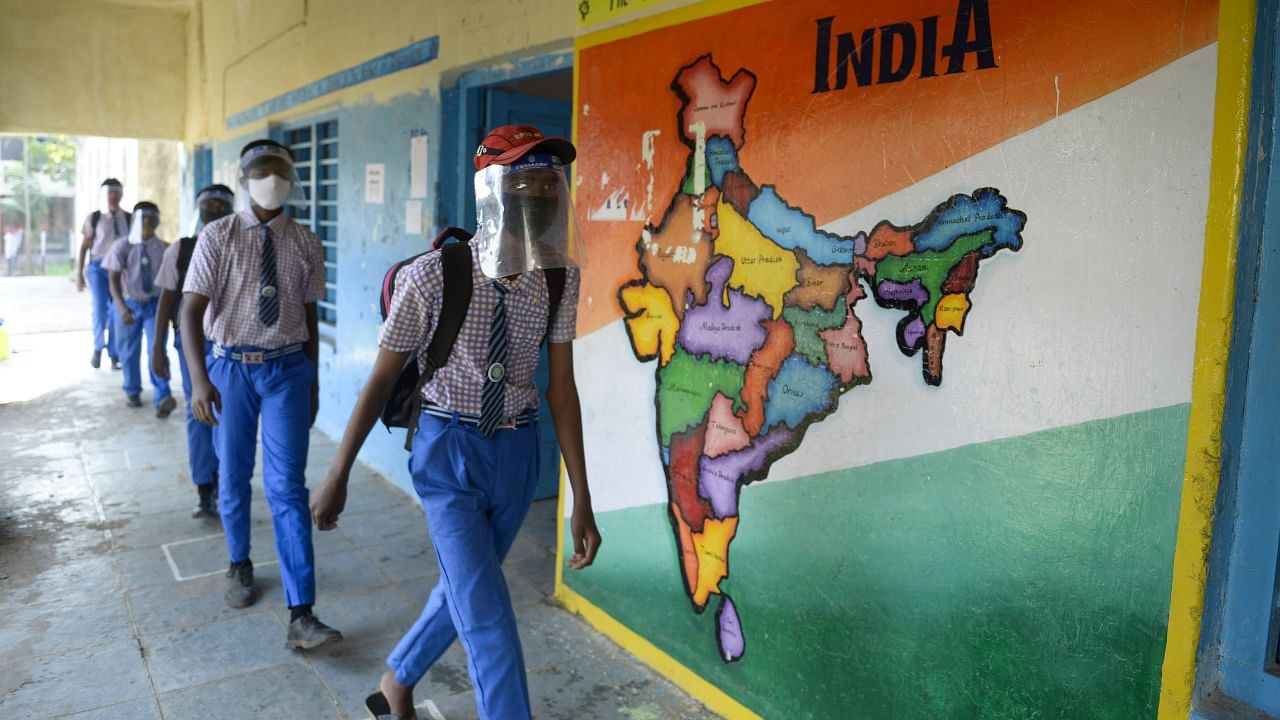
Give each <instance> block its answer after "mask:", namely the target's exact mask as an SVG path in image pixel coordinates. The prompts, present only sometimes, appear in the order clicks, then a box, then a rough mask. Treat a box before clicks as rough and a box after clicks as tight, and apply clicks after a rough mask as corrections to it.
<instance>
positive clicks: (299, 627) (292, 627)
mask: <svg viewBox="0 0 1280 720" xmlns="http://www.w3.org/2000/svg"><path fill="white" fill-rule="evenodd" d="M341 640H342V633H340V632H338V631H337V630H334V629H333V628H331V627H329V626H328V625H325V624H324V623H322V622H320V619H319V618H317V617H316V616H315V615H312V614H311V613H307V614H306V615H303V616H302V617H300V618H298V619H297V620H294V621H293V622H291V623H289V637H288V639H287V640H285V643H284V646H285V647H287V648H292V649H295V650H310V649H312V648H317V647H320V646H321V645H327V644H328V643H334V642H340V641H341Z"/></svg>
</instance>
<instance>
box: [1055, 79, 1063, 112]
mask: <svg viewBox="0 0 1280 720" xmlns="http://www.w3.org/2000/svg"><path fill="white" fill-rule="evenodd" d="M1061 107H1062V88H1060V87H1058V76H1057V75H1054V76H1053V116H1054V117H1058V114H1059V113H1058V109H1059V108H1061Z"/></svg>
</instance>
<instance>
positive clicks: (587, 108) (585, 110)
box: [582, 105, 591, 117]
mask: <svg viewBox="0 0 1280 720" xmlns="http://www.w3.org/2000/svg"><path fill="white" fill-rule="evenodd" d="M590 114H591V106H590V105H583V106H582V115H583V117H586V116H587V115H590Z"/></svg>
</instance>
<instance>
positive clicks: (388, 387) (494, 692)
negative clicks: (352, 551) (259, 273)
mask: <svg viewBox="0 0 1280 720" xmlns="http://www.w3.org/2000/svg"><path fill="white" fill-rule="evenodd" d="M575 156H576V151H575V150H574V147H573V145H572V144H570V143H569V141H567V140H564V139H561V138H546V137H544V136H543V135H542V133H541V132H540V131H538V130H537V129H536V128H533V127H528V126H505V127H500V128H497V129H495V130H493V131H492V132H491V133H490V134H489V135H488V136H487V137H486V138H485V140H484V143H483V144H482V145H481V147H480V149H479V151H478V152H477V154H476V156H475V159H474V166H475V169H476V171H477V172H476V176H475V187H476V193H477V197H476V207H477V208H478V210H477V215H478V218H477V220H478V225H479V228H478V230H477V233H476V235H475V237H474V238H472V240H471V241H470V243H468V244H458V245H452V246H451V245H445V246H444V247H443V248H441V250H439V251H437V252H431V253H427V254H425V255H423V256H422V257H421V258H419V259H418V260H416V261H414V262H413V263H411V264H409V265H406V266H405V267H404V268H403V269H401V270H400V271H399V273H398V275H397V277H396V281H395V292H394V296H393V298H392V300H391V308H390V312H389V314H388V316H387V320H386V323H385V324H384V325H383V328H382V333H381V337H380V339H379V345H380V347H379V350H378V355H377V359H376V360H375V361H374V366H373V370H372V372H371V373H370V375H369V380H368V382H367V383H366V384H365V386H364V390H363V391H362V392H361V394H360V398H359V400H358V401H357V403H356V407H355V410H354V412H353V413H352V415H351V419H350V421H349V422H348V424H347V429H346V432H345V433H344V435H343V438H342V442H341V445H340V446H339V449H338V454H337V456H336V457H335V458H334V461H333V465H332V466H331V467H330V469H329V473H328V478H327V479H326V481H325V484H324V486H323V487H322V488H321V490H320V491H319V492H318V493H317V494H316V499H315V501H314V503H313V504H312V508H311V510H312V514H313V515H314V520H315V523H316V525H317V527H319V528H320V529H321V530H332V529H333V528H334V527H335V526H336V524H337V522H338V517H339V515H340V514H341V512H342V510H343V507H344V506H345V503H346V496H347V483H348V479H349V475H350V472H351V467H352V465H353V464H354V463H355V459H356V454H357V453H358V452H359V450H360V446H361V445H362V444H363V443H364V440H365V438H366V437H367V436H368V433H369V430H370V429H371V427H372V426H373V423H374V421H375V420H376V419H377V418H378V416H379V414H380V413H381V411H382V409H383V407H384V406H385V405H386V403H387V402H388V399H389V397H390V395H391V392H392V389H393V387H394V386H396V385H397V382H398V378H399V377H400V375H401V373H402V370H403V369H404V368H405V367H406V364H407V363H409V362H414V363H416V364H417V366H418V368H420V371H421V372H422V373H423V378H424V379H425V382H424V383H423V384H421V385H420V386H419V387H420V395H419V396H417V397H414V398H413V400H414V401H415V404H416V402H420V403H421V404H420V407H414V408H413V410H414V411H415V413H420V414H418V415H417V427H416V430H414V431H413V436H412V438H413V439H412V451H411V455H410V459H409V471H410V473H411V474H412V476H413V485H414V489H415V490H416V491H417V494H418V497H419V498H420V499H421V501H422V505H423V508H424V509H425V512H426V519H427V524H428V525H429V527H430V531H431V540H432V542H433V544H434V545H435V548H436V558H437V561H438V562H439V565H440V581H439V583H438V584H437V585H436V587H435V589H434V590H432V592H431V595H430V597H429V599H428V600H427V604H426V607H425V608H424V609H423V611H422V614H421V616H420V617H419V618H418V620H417V622H416V623H414V625H413V627H412V628H411V629H410V630H409V632H408V633H407V634H406V635H405V636H404V638H402V639H401V640H400V642H399V644H398V645H397V646H396V648H395V650H393V651H392V653H391V656H390V657H389V658H387V667H388V670H387V671H386V672H385V673H384V674H383V676H382V680H381V682H380V683H379V691H378V692H376V693H374V694H373V695H371V696H369V698H368V699H367V700H366V706H367V708H368V709H369V711H370V713H372V714H374V715H375V716H376V717H379V718H399V719H401V720H404V719H407V718H413V717H414V711H413V687H414V686H415V685H416V684H417V683H418V682H419V681H420V680H421V679H422V677H423V675H425V674H426V672H427V669H428V668H430V667H431V665H432V664H433V663H434V662H435V661H436V660H437V659H439V658H440V656H441V655H443V654H444V652H445V650H446V649H448V647H449V646H450V645H451V644H453V641H454V640H455V639H459V640H461V642H462V645H463V647H464V649H465V650H466V654H467V664H468V669H469V671H470V674H471V681H472V684H473V686H474V687H475V690H476V704H477V706H478V710H479V714H480V717H481V718H486V719H501V720H511V719H515V718H528V717H530V707H529V691H528V685H527V681H526V678H525V668H524V659H523V656H522V654H521V649H520V640H519V637H518V635H517V633H516V620H515V613H514V611H513V610H512V608H511V598H510V595H509V593H508V590H507V585H506V581H505V579H504V578H503V575H502V567H501V564H502V560H503V559H504V558H505V557H506V555H507V552H508V550H510V548H511V544H512V542H513V541H514V539H515V536H516V532H517V531H518V530H519V528H520V525H521V523H522V522H523V521H524V518H525V515H526V513H527V512H528V510H529V505H530V503H531V502H532V499H533V494H534V491H535V488H536V485H537V475H538V450H539V442H538V425H537V407H538V395H537V388H536V386H535V385H534V370H535V368H536V365H537V362H538V353H539V348H540V346H541V345H542V343H543V341H544V340H545V341H546V342H547V343H548V353H547V355H548V359H549V363H550V368H549V369H550V385H549V387H548V389H547V401H548V402H549V404H550V406H551V413H552V417H553V419H554V422H555V428H556V433H557V435H558V436H559V441H560V450H561V452H562V454H563V455H564V462H565V467H566V468H567V470H568V476H569V482H570V483H571V485H572V487H573V517H572V533H573V542H574V549H575V553H574V555H573V557H572V558H571V559H570V560H569V566H570V568H573V569H581V568H584V567H586V566H588V565H590V564H591V563H592V561H593V560H594V558H595V555H596V551H597V550H598V548H599V547H600V534H599V532H598V530H597V529H596V524H595V519H594V515H593V512H592V508H591V494H590V491H589V489H588V486H587V475H586V465H585V462H584V458H583V447H582V418H581V409H580V407H579V402H578V391H577V386H576V384H575V382H574V377H573V338H574V334H575V325H576V320H577V305H578V287H579V270H578V266H580V265H581V253H580V252H579V245H578V243H579V242H580V238H581V235H580V234H578V233H571V232H570V227H571V224H572V222H573V218H574V214H573V210H572V207H571V206H570V200H569V185H568V183H567V182H566V180H565V173H564V165H566V164H568V163H571V162H572V161H573V160H574V158H575ZM459 281H461V285H462V286H463V287H465V288H466V289H467V290H469V292H468V293H464V294H463V295H462V296H461V297H463V298H464V299H466V302H465V303H461V304H463V305H465V310H464V311H463V312H465V314H464V315H463V316H462V320H461V326H460V328H459V326H457V325H453V326H452V329H451V331H450V329H449V328H448V327H447V326H448V325H449V324H450V323H451V322H452V320H445V318H446V317H448V318H454V317H456V316H457V314H458V313H459V307H458V305H450V304H449V303H452V302H453V301H454V300H456V299H457V298H458V295H456V294H455V293H453V292H452V291H450V290H447V289H446V287H454V288H456V287H458V285H457V284H456V283H458V282H459ZM444 298H449V299H447V300H446V299H444ZM450 332H451V333H452V334H454V335H455V337H456V340H452V339H451V340H450V342H451V343H452V345H451V348H450V349H446V350H444V351H443V352H438V351H437V349H436V348H435V347H433V343H434V341H435V336H436V335H437V334H438V333H439V334H446V333H450ZM450 350H451V352H450ZM432 370H434V373H433V372H432Z"/></svg>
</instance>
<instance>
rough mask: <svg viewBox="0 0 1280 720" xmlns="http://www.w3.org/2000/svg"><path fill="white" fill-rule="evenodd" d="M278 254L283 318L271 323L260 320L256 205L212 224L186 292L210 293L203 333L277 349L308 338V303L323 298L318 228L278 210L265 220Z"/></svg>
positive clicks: (204, 235) (236, 343) (230, 342)
mask: <svg viewBox="0 0 1280 720" xmlns="http://www.w3.org/2000/svg"><path fill="white" fill-rule="evenodd" d="M267 226H268V227H270V228H271V234H272V242H273V244H274V248H275V255H276V293H277V295H276V296H277V297H279V298H280V317H279V319H277V320H276V323H275V324H274V325H271V326H267V325H263V324H262V322H261V321H260V320H258V295H259V288H258V283H259V277H258V274H259V273H258V270H259V267H260V265H261V255H262V239H263V237H264V231H263V230H262V223H261V222H259V221H258V216H257V215H254V214H253V210H251V209H249V210H241V211H240V212H238V213H234V214H232V215H228V216H227V217H224V218H221V219H219V220H216V221H214V222H211V223H209V224H208V225H206V226H205V227H204V230H201V231H200V240H199V241H198V242H196V248H195V251H194V252H192V253H191V265H190V266H189V267H188V268H187V280H186V283H185V284H184V285H183V288H182V290H183V292H189V293H196V294H199V295H204V296H205V297H207V298H209V309H208V310H207V311H206V312H205V314H204V334H205V337H206V338H208V339H209V340H212V341H213V342H215V343H219V344H221V345H226V346H228V347H256V348H260V349H262V350H277V349H279V348H282V347H286V346H289V345H296V344H298V343H303V342H306V341H307V340H308V339H309V333H308V331H307V313H306V310H305V308H304V306H305V305H306V304H307V303H313V302H316V301H318V300H320V299H322V298H323V297H324V291H325V288H324V277H325V276H324V247H323V246H322V245H321V244H320V239H319V238H318V237H316V236H315V233H313V232H311V231H310V230H308V229H306V228H305V227H303V226H301V225H299V224H298V223H296V222H294V221H293V219H292V218H290V217H288V216H287V215H285V214H284V213H280V214H279V215H277V216H275V217H274V218H272V219H271V221H270V222H268V223H267Z"/></svg>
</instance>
